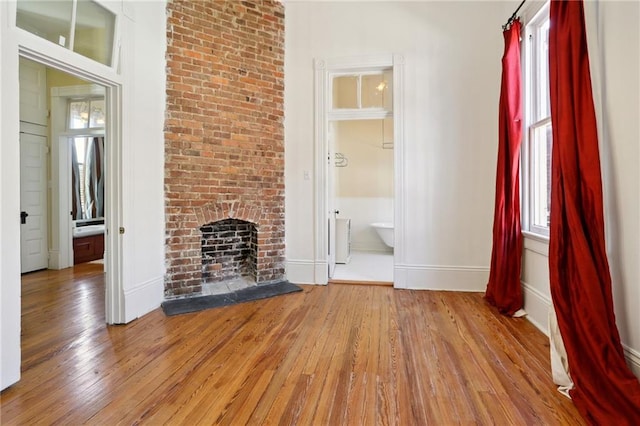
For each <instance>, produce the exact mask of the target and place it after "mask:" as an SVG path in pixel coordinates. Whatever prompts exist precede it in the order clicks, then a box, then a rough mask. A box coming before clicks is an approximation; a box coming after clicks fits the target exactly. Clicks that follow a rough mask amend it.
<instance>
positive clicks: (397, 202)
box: [314, 55, 405, 284]
mask: <svg viewBox="0 0 640 426" xmlns="http://www.w3.org/2000/svg"><path fill="white" fill-rule="evenodd" d="M314 64H315V93H316V96H315V99H316V103H315V116H316V127H315V131H316V138H315V141H316V152H317V157H316V158H317V159H318V160H317V161H318V162H317V166H316V167H317V169H316V204H317V208H318V215H317V221H316V236H317V239H316V241H317V245H316V250H317V253H318V260H317V261H316V283H318V284H324V283H327V282H331V281H332V280H333V281H360V282H362V281H364V282H376V283H387V284H391V283H393V281H394V269H395V265H398V264H399V263H401V262H402V259H403V251H402V241H403V223H404V217H403V214H404V205H405V202H404V197H403V196H402V194H403V187H404V180H403V175H402V173H401V171H402V167H401V166H402V164H403V163H404V157H403V155H404V151H403V137H404V135H403V120H402V113H403V93H404V89H403V75H404V59H403V57H402V56H401V55H372V56H363V57H353V58H336V59H316V60H315V63H314Z"/></svg>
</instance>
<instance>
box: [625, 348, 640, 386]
mask: <svg viewBox="0 0 640 426" xmlns="http://www.w3.org/2000/svg"><path fill="white" fill-rule="evenodd" d="M622 347H623V348H624V357H625V358H626V359H627V365H628V366H629V368H631V371H633V374H635V375H636V377H638V378H640V352H638V351H636V350H634V349H631V348H630V347H628V346H627V345H624V344H623V345H622Z"/></svg>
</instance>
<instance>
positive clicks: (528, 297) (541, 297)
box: [522, 281, 551, 336]
mask: <svg viewBox="0 0 640 426" xmlns="http://www.w3.org/2000/svg"><path fill="white" fill-rule="evenodd" d="M522 290H523V293H524V310H525V311H527V319H528V320H529V322H531V324H533V325H534V326H535V327H536V328H537V329H538V330H540V331H542V332H543V333H544V334H545V335H546V336H549V324H548V323H549V309H550V308H551V298H550V297H549V296H547V295H546V294H544V293H542V292H541V291H540V290H538V289H536V288H534V287H533V286H531V285H529V284H527V283H526V282H524V281H522Z"/></svg>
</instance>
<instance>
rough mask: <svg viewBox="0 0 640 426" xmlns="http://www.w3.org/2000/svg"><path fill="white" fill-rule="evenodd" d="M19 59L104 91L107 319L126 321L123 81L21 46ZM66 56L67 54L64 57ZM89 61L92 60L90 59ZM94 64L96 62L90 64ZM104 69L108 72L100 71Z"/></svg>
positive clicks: (109, 73)
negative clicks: (121, 232) (91, 84)
mask: <svg viewBox="0 0 640 426" xmlns="http://www.w3.org/2000/svg"><path fill="white" fill-rule="evenodd" d="M17 54H18V56H20V57H23V58H25V59H29V60H32V61H35V62H38V63H41V64H43V65H45V66H47V67H49V68H54V69H57V70H59V71H62V72H65V73H67V74H70V75H73V76H76V77H79V78H82V79H84V80H86V81H87V82H89V83H93V84H98V85H100V86H103V87H104V90H105V93H104V95H105V111H106V114H107V117H108V118H107V125H106V126H105V138H107V139H108V140H109V141H110V143H108V144H106V145H107V146H106V147H105V160H106V161H105V172H106V179H105V200H108V203H105V273H106V275H105V320H106V323H107V324H119V323H124V322H125V309H124V308H125V306H124V288H123V280H122V267H121V265H122V239H121V238H120V230H121V229H123V228H122V223H123V220H122V196H121V194H122V166H121V165H122V158H121V152H122V132H121V128H122V126H121V122H122V111H121V102H122V82H121V81H120V78H119V76H118V75H117V74H115V73H114V71H113V70H112V69H111V68H108V67H103V66H99V67H96V66H95V65H94V64H93V63H91V66H83V64H82V63H84V62H85V61H84V60H75V58H73V60H65V59H66V58H64V57H62V58H58V57H53V56H50V55H49V54H48V53H44V52H42V51H41V50H40V49H37V50H36V49H33V48H29V47H26V46H25V45H22V44H18V52H17ZM65 56H66V55H65ZM87 61H89V60H87ZM91 62H93V61H91ZM100 68H104V69H105V71H107V70H108V72H100V71H99V69H100Z"/></svg>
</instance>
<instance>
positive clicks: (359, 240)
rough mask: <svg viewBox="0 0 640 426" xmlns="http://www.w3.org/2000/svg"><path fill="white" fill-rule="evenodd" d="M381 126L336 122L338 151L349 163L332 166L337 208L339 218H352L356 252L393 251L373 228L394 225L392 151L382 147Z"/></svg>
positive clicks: (378, 122)
mask: <svg viewBox="0 0 640 426" xmlns="http://www.w3.org/2000/svg"><path fill="white" fill-rule="evenodd" d="M382 123H383V120H345V121H337V122H335V123H333V126H334V127H335V133H334V134H335V138H336V141H335V150H336V152H340V153H342V154H343V155H344V157H345V158H346V161H347V163H346V166H345V167H335V166H333V167H334V169H333V170H334V171H335V180H336V194H335V196H336V198H335V204H334V208H335V209H337V210H339V211H340V214H339V215H338V217H340V218H350V219H351V249H352V250H354V251H381V252H389V251H391V249H390V248H388V247H387V246H386V245H385V244H384V243H383V242H382V240H381V239H380V237H379V236H378V235H377V234H376V232H375V230H374V229H373V228H372V227H371V223H374V222H391V223H392V222H393V183H394V182H393V150H392V149H383V148H382V143H383V127H382V126H383V125H382ZM387 127H390V126H389V124H388V123H387ZM387 133H388V132H387ZM391 134H393V133H392V132H391ZM387 140H393V137H389V138H388V139H387Z"/></svg>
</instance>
